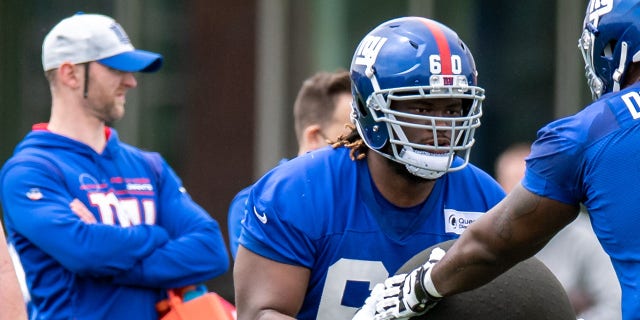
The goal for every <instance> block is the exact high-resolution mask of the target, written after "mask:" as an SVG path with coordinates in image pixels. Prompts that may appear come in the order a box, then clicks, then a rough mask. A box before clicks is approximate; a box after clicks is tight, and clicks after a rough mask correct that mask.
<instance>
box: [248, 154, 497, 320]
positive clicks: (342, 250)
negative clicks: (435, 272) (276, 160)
mask: <svg viewBox="0 0 640 320" xmlns="http://www.w3.org/2000/svg"><path fill="white" fill-rule="evenodd" d="M457 160H460V159H457ZM503 197H504V192H503V191H502V189H501V188H500V186H499V185H498V184H497V183H496V182H495V181H494V180H493V179H492V178H491V177H490V176H489V175H488V174H486V173H485V172H483V171H481V170H480V169H478V168H476V167H474V166H473V165H469V166H467V167H466V168H465V169H463V170H461V171H457V172H452V173H449V174H446V175H444V176H443V177H442V178H440V179H438V180H437V182H436V183H435V186H434V188H433V191H432V192H431V195H430V196H429V198H428V199H427V200H426V201H425V202H424V203H423V204H420V205H418V206H416V207H413V208H406V209H403V208H399V207H397V206H395V205H393V204H391V203H390V202H388V201H387V200H385V199H384V198H383V197H382V195H381V194H380V193H379V191H378V190H377V189H376V188H375V186H374V184H373V181H372V179H371V176H370V174H369V169H368V166H367V162H366V161H353V160H351V159H350V157H349V149H347V148H344V147H340V148H337V149H332V148H330V147H328V148H324V149H320V150H316V151H312V152H310V153H307V154H305V155H302V156H299V157H298V158H296V159H293V160H291V161H289V162H287V163H284V164H282V165H280V166H278V167H277V168H275V169H274V170H272V171H270V172H269V173H267V174H266V175H265V176H264V177H263V178H262V179H260V180H259V181H258V182H257V183H256V184H255V185H254V188H253V189H252V191H251V195H250V196H249V200H248V203H247V210H250V211H249V213H247V215H246V217H245V220H244V221H243V230H242V234H241V236H240V244H241V245H242V246H244V247H246V248H247V249H249V250H251V251H252V252H255V253H257V254H259V255H261V256H264V257H266V258H269V259H272V260H275V261H278V262H282V263H287V264H292V265H297V266H302V267H305V268H309V269H310V270H311V276H310V279H309V287H308V289H307V295H306V297H305V299H304V303H303V306H302V309H301V310H300V313H299V314H298V316H297V318H298V319H316V318H317V319H350V318H351V317H352V316H353V314H354V313H355V311H356V310H357V308H359V307H361V306H362V304H363V303H364V300H365V298H366V297H367V296H368V295H369V291H370V290H371V289H372V288H373V286H374V285H375V284H376V283H379V282H382V281H384V280H385V279H386V278H387V277H388V276H389V275H393V274H394V273H395V272H396V271H397V270H398V269H399V268H400V267H401V266H402V265H403V264H404V263H405V262H406V261H407V260H409V259H410V258H411V257H413V256H414V255H415V254H417V253H418V252H420V251H422V250H424V249H425V248H427V247H429V246H431V245H433V244H436V243H439V242H442V241H446V240H449V239H454V238H457V237H458V236H459V235H460V234H461V233H462V232H463V231H464V230H465V229H466V228H467V226H468V225H469V224H470V223H471V222H473V221H474V220H476V219H477V218H478V217H479V216H480V215H481V214H482V213H484V212H485V211H487V210H488V209H489V208H491V207H492V206H493V205H495V204H496V203H498V202H499V201H500V200H501V199H502V198H503Z"/></svg>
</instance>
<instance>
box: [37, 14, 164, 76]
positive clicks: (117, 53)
mask: <svg viewBox="0 0 640 320" xmlns="http://www.w3.org/2000/svg"><path fill="white" fill-rule="evenodd" d="M90 61H97V62H100V63H101V64H104V65H106V66H107V67H110V68H113V69H116V70H120V71H125V72H138V71H140V72H155V71H157V70H158V69H160V67H161V66H162V55H160V54H158V53H155V52H149V51H144V50H136V49H135V48H134V47H133V45H132V44H131V41H129V37H128V36H127V34H126V33H125V31H124V29H122V27H121V26H120V24H118V23H117V22H116V21H115V20H113V19H112V18H110V17H107V16H104V15H100V14H84V13H77V14H75V15H73V16H71V17H69V18H66V19H64V20H62V21H60V22H59V23H58V24H57V25H56V26H55V27H53V29H51V31H49V34H47V36H46V37H45V38H44V42H43V43H42V67H43V68H44V71H48V70H51V69H55V68H58V67H60V65H61V64H62V63H64V62H70V63H72V64H79V63H85V62H90Z"/></svg>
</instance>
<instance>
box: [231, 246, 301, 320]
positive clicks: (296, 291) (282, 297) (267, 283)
mask: <svg viewBox="0 0 640 320" xmlns="http://www.w3.org/2000/svg"><path fill="white" fill-rule="evenodd" d="M309 275H310V271H309V269H307V268H304V267H300V266H294V265H289V264H283V263H279V262H276V261H273V260H270V259H267V258H265V257H262V256H260V255H257V254H255V253H253V252H251V251H249V250H247V249H246V248H245V247H243V246H239V247H238V253H237V256H236V262H235V266H234V269H233V280H234V285H235V293H236V297H235V299H236V308H237V312H238V320H249V319H250V320H255V319H262V320H265V319H295V317H296V315H297V314H298V311H299V310H300V308H301V306H302V302H303V300H304V296H305V291H306V290H307V286H308V283H309Z"/></svg>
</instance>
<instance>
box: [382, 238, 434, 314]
mask: <svg viewBox="0 0 640 320" xmlns="http://www.w3.org/2000/svg"><path fill="white" fill-rule="evenodd" d="M444 254H445V252H444V250H442V249H440V248H435V249H433V250H432V251H431V255H430V256H429V260H428V261H427V262H425V264H423V265H422V266H420V267H419V268H417V269H414V270H413V271H411V273H409V274H408V275H407V274H400V275H396V276H393V277H391V278H388V279H387V280H385V282H384V293H383V297H382V299H377V300H378V302H377V303H376V314H375V316H374V317H373V319H374V320H387V319H409V318H411V317H415V316H419V315H422V314H424V313H426V312H427V311H428V310H429V309H431V308H433V306H435V305H436V303H438V301H440V298H439V297H434V296H433V295H431V294H429V293H428V292H427V289H426V288H425V283H424V279H425V275H426V274H427V271H429V270H430V269H431V268H432V267H433V266H434V265H435V264H436V262H438V261H440V259H442V257H443V256H444ZM429 272H430V271H429ZM372 295H373V292H372Z"/></svg>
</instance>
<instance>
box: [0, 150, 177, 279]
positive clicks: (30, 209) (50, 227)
mask: <svg viewBox="0 0 640 320" xmlns="http://www.w3.org/2000/svg"><path fill="white" fill-rule="evenodd" d="M0 180H2V191H1V199H2V204H3V206H4V213H5V216H4V219H5V221H7V226H11V228H12V231H14V232H17V233H19V234H21V235H23V236H24V237H26V238H28V239H29V240H30V241H31V242H32V243H33V244H34V245H36V246H38V247H39V248H40V249H41V250H43V251H44V252H46V253H47V254H49V255H50V256H51V257H53V258H54V259H55V260H56V261H58V262H59V263H60V264H61V265H63V266H64V267H65V268H67V269H68V270H70V271H72V272H74V273H77V274H79V275H86V276H94V277H104V276H113V275H116V274H118V273H120V272H122V271H123V270H129V269H130V268H132V267H133V266H134V265H135V264H136V263H137V261H139V260H140V259H143V258H144V257H147V256H148V255H150V254H151V253H152V252H153V251H154V250H155V249H156V248H157V247H159V246H161V245H163V244H165V243H166V242H167V241H168V238H169V237H168V234H167V232H166V231H165V230H164V229H163V228H161V227H159V226H153V225H140V226H135V227H129V228H122V227H118V226H110V225H104V224H86V223H84V222H83V221H81V220H80V218H79V217H78V216H77V215H76V214H75V213H73V212H72V211H71V209H70V207H69V204H70V202H71V201H72V200H73V199H71V196H70V195H69V194H68V192H67V191H66V187H65V185H64V183H63V181H61V179H60V177H58V176H56V175H55V173H52V172H49V171H47V170H45V168H43V166H41V165H38V164H36V163H31V162H24V161H23V162H19V163H15V164H13V165H9V166H5V169H4V170H3V175H2V176H1V177H0ZM107 239H108V240H107Z"/></svg>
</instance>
